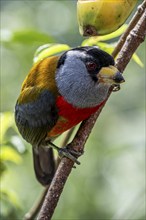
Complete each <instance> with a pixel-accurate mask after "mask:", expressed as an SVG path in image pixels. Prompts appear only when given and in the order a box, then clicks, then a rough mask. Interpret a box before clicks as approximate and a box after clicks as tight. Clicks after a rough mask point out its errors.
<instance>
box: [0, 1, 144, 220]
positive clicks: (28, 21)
mask: <svg viewBox="0 0 146 220" xmlns="http://www.w3.org/2000/svg"><path fill="white" fill-rule="evenodd" d="M52 8H53V10H54V11H53V12H52ZM1 10H2V24H3V25H2V31H1V34H2V37H1V41H2V57H1V58H2V67H1V70H2V96H1V104H2V109H1V110H2V113H1V124H2V129H1V139H0V140H1V157H0V164H1V169H0V175H1V219H2V220H5V219H6V220H9V219H15V220H17V219H22V216H23V215H24V213H26V211H27V210H28V209H29V208H30V207H31V206H32V204H33V203H34V201H35V200H36V197H37V196H38V194H39V192H40V191H41V189H42V188H41V186H40V185H39V184H38V183H37V182H36V180H35V177H34V172H33V167H32V166H33V165H32V159H31V157H32V155H31V147H30V146H29V145H28V144H27V143H26V142H25V141H24V140H22V138H21V137H20V136H19V134H18V131H17V129H16V127H15V122H14V115H13V109H14V105H15V102H16V99H17V97H18V94H19V90H20V86H21V84H22V81H23V80H24V78H25V76H26V74H27V72H28V71H29V69H30V67H31V65H32V59H33V54H34V51H35V50H37V51H36V53H35V55H34V57H35V60H34V62H37V61H39V60H40V59H44V58H45V57H46V56H50V55H53V54H55V55H56V54H58V53H61V52H63V51H66V50H68V49H69V48H71V47H75V46H78V45H82V46H85V45H97V46H99V47H100V48H102V49H104V50H106V51H107V52H109V53H112V51H113V49H114V47H115V45H116V43H117V41H118V39H119V36H120V35H121V34H122V33H123V32H124V31H125V28H126V26H123V27H121V28H120V29H119V30H118V31H116V32H114V33H112V34H109V35H105V36H100V37H93V38H90V39H83V38H82V37H81V36H79V33H78V25H77V23H76V17H75V16H76V15H75V14H76V4H75V2H74V1H72V2H68V1H50V2H49V3H48V1H35V4H34V2H33V1H29V2H28V1H26V2H25V1H14V2H13V4H12V3H11V2H10V1H5V2H4V1H3V2H2V7H1ZM46 12H47V13H46ZM51 13H53V14H54V15H55V16H53V17H50V14H51ZM34 15H35V16H34ZM66 15H67V16H68V17H67V18H66V17H65V16H66ZM12 17H13V21H11V19H12ZM61 18H66V19H64V20H62V19H61ZM48 19H51V21H50V20H49V21H48ZM57 22H58V23H57ZM62 22H63V24H62ZM40 24H41V25H40ZM58 24H60V27H59V25H58ZM48 25H49V26H48ZM61 26H62V27H61ZM55 27H58V30H57V33H56V32H55ZM62 30H63V31H62ZM58 42H59V43H58ZM44 44H45V46H43V47H42V45H44ZM40 46H41V47H40ZM38 47H39V49H37V48H38ZM143 53H144V47H143V46H142V47H141V48H140V49H139V50H138V52H137V54H135V55H134V56H133V59H134V61H135V62H136V63H137V64H138V65H137V64H136V63H135V62H133V61H132V62H131V64H130V65H129V67H128V68H127V70H126V75H125V78H126V83H125V85H123V86H122V90H121V91H120V92H119V93H117V94H116V95H115V94H113V95H112V97H111V98H110V101H109V103H108V105H107V106H106V108H105V109H104V112H103V114H102V117H101V119H100V120H99V123H98V125H97V126H96V127H95V129H94V131H93V133H92V135H91V137H90V140H89V141H88V143H87V148H86V152H85V154H84V156H83V157H82V158H81V163H82V164H81V166H80V167H78V168H77V169H76V170H75V171H73V173H72V175H71V177H70V178H69V181H68V184H67V185H66V188H65V190H64V194H63V196H62V198H61V201H60V203H59V206H58V209H57V212H56V213H55V216H54V219H65V218H66V219H71V218H74V219H85V218H89V219H115V220H118V219H119V220H120V219H125V220H127V219H131V220H134V219H137V220H142V219H144V217H145V216H144V156H143V155H144V86H145V85H144V74H143V73H144V68H141V67H142V66H143V63H144V56H143ZM140 73H142V74H140ZM59 143H60V139H59V140H57V144H58V145H59ZM96 145H97V146H98V147H97V146H96ZM70 207H71V208H70ZM89 207H90V208H89ZM75 210H76V211H75Z"/></svg>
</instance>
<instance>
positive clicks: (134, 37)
mask: <svg viewBox="0 0 146 220" xmlns="http://www.w3.org/2000/svg"><path fill="white" fill-rule="evenodd" d="M145 35H146V10H145V11H144V13H143V14H142V16H141V18H140V19H139V21H138V23H137V24H136V25H135V27H134V29H133V30H132V31H131V32H130V34H129V36H128V37H127V39H126V42H125V43H124V45H123V47H122V50H121V52H120V53H119V56H118V58H117V61H116V66H117V68H118V69H119V70H120V71H121V72H123V71H124V69H125V68H126V66H127V64H128V62H129V61H130V59H131V57H132V55H133V53H134V52H135V51H136V49H137V47H138V46H139V45H140V44H141V43H142V42H143V41H144V38H145ZM110 94H111V92H110V93H109V96H110ZM102 108H103V107H101V108H100V109H99V110H98V111H97V112H96V113H95V114H93V115H92V116H91V117H90V118H89V119H87V120H86V121H83V122H82V124H81V126H80V128H79V130H78V132H77V134H76V136H75V138H74V139H73V141H72V143H71V144H70V147H71V148H73V149H75V150H77V151H79V152H82V151H83V149H84V145H85V143H86V141H87V139H88V137H89V135H90V133H91V131H92V128H93V126H94V124H95V122H96V119H97V118H98V116H99V115H100V112H101V110H102ZM73 165H74V162H73V161H71V160H69V159H68V158H65V157H64V158H62V160H61V162H60V164H59V167H58V169H57V171H56V174H55V176H54V178H53V181H52V183H51V185H50V188H49V190H48V193H47V195H46V198H45V201H44V204H43V206H42V209H41V211H40V213H39V216H38V220H50V219H51V217H52V215H53V213H54V210H55V207H56V206H57V203H58V200H59V197H60V195H61V192H62V190H63V188H64V185H65V183H66V181H67V178H68V176H69V174H70V172H71V170H72V167H73Z"/></svg>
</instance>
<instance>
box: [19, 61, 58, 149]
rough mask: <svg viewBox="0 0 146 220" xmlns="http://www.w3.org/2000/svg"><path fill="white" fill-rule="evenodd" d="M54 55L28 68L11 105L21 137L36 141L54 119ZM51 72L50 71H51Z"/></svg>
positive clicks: (39, 139) (37, 143)
mask: <svg viewBox="0 0 146 220" xmlns="http://www.w3.org/2000/svg"><path fill="white" fill-rule="evenodd" d="M57 60H58V58H56V57H55V58H53V59H52V58H47V59H45V60H43V61H42V62H41V63H38V64H37V65H36V66H34V67H33V68H32V70H31V71H30V73H29V74H28V76H27V77H26V80H25V81H24V83H23V86H22V90H21V94H20V96H19V98H18V101H17V103H16V106H15V121H16V125H17V127H18V129H19V131H20V133H21V135H22V136H23V138H24V139H25V140H26V141H27V142H29V143H31V144H32V145H33V146H34V145H39V144H40V142H41V141H42V140H43V139H44V138H45V136H46V134H47V132H48V131H50V130H51V129H52V128H53V126H54V125H55V124H56V121H57V119H58V113H57V107H56V96H57V88H56V84H55V70H56V66H55V65H57ZM53 74H54V75H53Z"/></svg>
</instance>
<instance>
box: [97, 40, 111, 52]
mask: <svg viewBox="0 0 146 220" xmlns="http://www.w3.org/2000/svg"><path fill="white" fill-rule="evenodd" d="M97 46H98V47H99V48H100V49H102V50H104V51H106V52H107V53H109V54H112V52H113V50H114V48H115V43H113V44H107V43H102V42H98V43H97Z"/></svg>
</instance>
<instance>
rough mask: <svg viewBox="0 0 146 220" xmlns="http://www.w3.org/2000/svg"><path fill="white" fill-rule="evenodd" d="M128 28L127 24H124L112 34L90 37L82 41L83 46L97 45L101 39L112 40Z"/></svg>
mask: <svg viewBox="0 0 146 220" xmlns="http://www.w3.org/2000/svg"><path fill="white" fill-rule="evenodd" d="M126 28H127V25H126V24H124V25H123V26H122V27H121V28H119V29H118V30H117V31H115V32H113V33H111V34H107V35H103V36H97V37H90V38H88V39H86V40H84V41H83V42H82V46H92V45H97V43H98V42H99V41H107V40H111V39H113V38H116V37H119V36H120V35H121V34H123V33H124V32H125V30H126Z"/></svg>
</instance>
